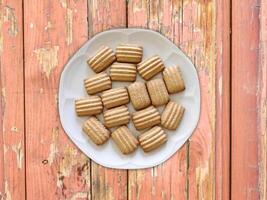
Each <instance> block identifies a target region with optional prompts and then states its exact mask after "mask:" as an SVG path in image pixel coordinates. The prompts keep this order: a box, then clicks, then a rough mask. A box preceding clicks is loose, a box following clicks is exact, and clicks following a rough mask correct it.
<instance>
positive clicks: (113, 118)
mask: <svg viewBox="0 0 267 200" xmlns="http://www.w3.org/2000/svg"><path fill="white" fill-rule="evenodd" d="M129 121H130V113H129V111H128V108H127V107H126V106H120V107H116V108H112V109H110V110H106V111H105V112H104V122H105V123H104V124H105V126H106V127H108V128H112V127H116V126H120V125H125V124H128V123H129Z"/></svg>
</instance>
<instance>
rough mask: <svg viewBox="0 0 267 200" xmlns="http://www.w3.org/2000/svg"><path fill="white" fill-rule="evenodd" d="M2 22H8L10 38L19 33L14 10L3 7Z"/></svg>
mask: <svg viewBox="0 0 267 200" xmlns="http://www.w3.org/2000/svg"><path fill="white" fill-rule="evenodd" d="M4 22H9V23H10V27H9V28H8V34H9V35H10V36H13V37H14V36H16V35H17V34H18V32H19V29H18V23H17V18H16V16H15V12H14V8H11V7H9V6H5V7H4Z"/></svg>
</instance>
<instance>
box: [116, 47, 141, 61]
mask: <svg viewBox="0 0 267 200" xmlns="http://www.w3.org/2000/svg"><path fill="white" fill-rule="evenodd" d="M142 56H143V48H142V47H140V46H137V45H134V44H121V45H119V46H118V47H117V48H116V57H117V61H118V62H127V63H139V62H141V61H142Z"/></svg>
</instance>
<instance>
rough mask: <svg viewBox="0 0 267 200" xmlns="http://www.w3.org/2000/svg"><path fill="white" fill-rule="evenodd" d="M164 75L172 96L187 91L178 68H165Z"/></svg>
mask: <svg viewBox="0 0 267 200" xmlns="http://www.w3.org/2000/svg"><path fill="white" fill-rule="evenodd" d="M162 74H163V79H164V81H165V84H166V87H167V89H168V92H169V93H170V94H173V93H177V92H181V91H183V90H184V89H185V85H184V80H183V78H182V74H181V71H180V69H179V68H178V67H177V66H172V67H167V68H165V69H164V71H163V73H162Z"/></svg>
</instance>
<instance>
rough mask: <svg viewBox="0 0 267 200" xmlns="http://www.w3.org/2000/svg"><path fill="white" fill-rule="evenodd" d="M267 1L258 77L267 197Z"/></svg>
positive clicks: (263, 193)
mask: <svg viewBox="0 0 267 200" xmlns="http://www.w3.org/2000/svg"><path fill="white" fill-rule="evenodd" d="M266 10H267V2H266V1H261V10H260V58H259V60H260V62H259V70H258V74H259V79H258V100H257V102H258V106H259V109H258V130H259V140H260V143H259V196H260V199H261V200H263V199H267V23H266V22H267V14H266Z"/></svg>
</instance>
